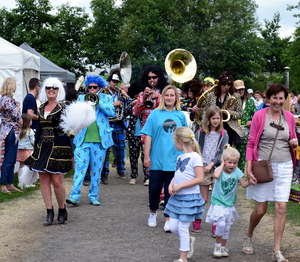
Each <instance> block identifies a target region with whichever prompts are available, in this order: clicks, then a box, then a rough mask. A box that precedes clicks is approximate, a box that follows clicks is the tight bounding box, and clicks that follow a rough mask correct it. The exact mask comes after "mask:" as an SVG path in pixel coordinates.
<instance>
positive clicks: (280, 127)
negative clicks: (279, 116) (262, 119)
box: [270, 122, 284, 130]
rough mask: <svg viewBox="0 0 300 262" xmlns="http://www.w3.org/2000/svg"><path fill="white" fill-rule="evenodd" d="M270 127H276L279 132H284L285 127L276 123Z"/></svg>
mask: <svg viewBox="0 0 300 262" xmlns="http://www.w3.org/2000/svg"><path fill="white" fill-rule="evenodd" d="M270 126H271V127H274V128H277V129H278V130H284V127H283V126H280V125H277V124H275V123H274V122H272V123H270Z"/></svg>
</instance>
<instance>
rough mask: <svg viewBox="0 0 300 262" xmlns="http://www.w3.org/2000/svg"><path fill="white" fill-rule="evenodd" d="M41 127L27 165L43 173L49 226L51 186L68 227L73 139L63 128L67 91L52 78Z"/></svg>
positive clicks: (45, 94) (43, 97) (46, 89)
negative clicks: (67, 181) (67, 176)
mask: <svg viewBox="0 0 300 262" xmlns="http://www.w3.org/2000/svg"><path fill="white" fill-rule="evenodd" d="M39 98H40V100H41V101H42V102H44V103H42V104H41V106H40V107H39V128H38V130H37V133H36V144H35V148H34V152H33V154H32V155H31V156H30V157H29V158H28V159H27V160H26V162H25V164H26V165H28V166H29V167H30V169H31V170H32V171H37V172H38V173H39V178H40V185H41V192H42V196H43V199H44V202H45V205H46V208H47V217H46V221H45V222H44V225H45V226H49V225H52V223H53V217H54V210H53V206H52V197H51V196H52V191H51V184H52V186H53V189H54V193H55V196H56V200H57V203H58V206H59V211H58V218H57V221H56V223H57V224H64V222H65V221H66V220H67V216H68V212H67V210H66V208H65V205H64V203H65V194H66V190H65V186H64V183H63V181H64V175H65V174H66V173H68V172H69V171H70V170H71V169H72V149H71V143H70V139H69V137H68V136H67V135H66V134H65V133H64V132H63V131H62V130H61V128H60V127H59V124H60V120H61V114H62V111H63V109H64V108H65V107H66V103H65V102H64V99H65V90H64V87H63V85H62V83H61V81H60V80H59V79H57V78H48V79H46V80H45V81H44V83H43V85H42V88H41V89H40V95H39Z"/></svg>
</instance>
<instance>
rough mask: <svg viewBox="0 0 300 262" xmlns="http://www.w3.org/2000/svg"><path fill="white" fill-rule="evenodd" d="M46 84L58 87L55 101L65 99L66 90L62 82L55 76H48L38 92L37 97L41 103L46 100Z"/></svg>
mask: <svg viewBox="0 0 300 262" xmlns="http://www.w3.org/2000/svg"><path fill="white" fill-rule="evenodd" d="M46 86H53V87H58V94H57V97H56V102H59V101H63V100H65V99H66V92H65V89H64V86H63V84H62V82H61V81H60V80H59V79H58V78H56V77H49V78H47V79H45V80H44V82H43V84H42V87H41V89H40V92H39V99H40V101H41V102H42V103H44V102H46V101H48V97H47V93H46Z"/></svg>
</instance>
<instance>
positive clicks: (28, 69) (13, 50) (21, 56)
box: [0, 37, 40, 104]
mask: <svg viewBox="0 0 300 262" xmlns="http://www.w3.org/2000/svg"><path fill="white" fill-rule="evenodd" d="M39 71H40V58H39V57H38V56H36V55H34V54H32V53H30V52H27V51H25V50H23V49H22V48H19V47H17V46H15V45H14V44H12V43H10V42H8V41H6V40H5V39H3V38H1V37H0V84H1V85H2V83H3V81H4V79H5V78H7V77H13V78H15V79H16V82H17V88H16V92H15V94H14V98H15V99H16V100H17V101H18V102H20V103H21V104H22V101H23V99H24V97H25V96H26V94H27V92H28V88H27V86H28V82H29V80H30V79H31V78H33V77H36V78H39Z"/></svg>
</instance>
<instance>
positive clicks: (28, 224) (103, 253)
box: [0, 168, 300, 262]
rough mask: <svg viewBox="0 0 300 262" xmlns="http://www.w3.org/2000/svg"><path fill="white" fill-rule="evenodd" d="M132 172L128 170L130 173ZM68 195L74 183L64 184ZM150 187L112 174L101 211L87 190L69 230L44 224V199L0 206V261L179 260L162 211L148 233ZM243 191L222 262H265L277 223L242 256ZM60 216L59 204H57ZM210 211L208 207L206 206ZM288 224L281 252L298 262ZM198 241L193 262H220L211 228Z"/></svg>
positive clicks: (264, 225) (266, 222) (264, 228)
mask: <svg viewBox="0 0 300 262" xmlns="http://www.w3.org/2000/svg"><path fill="white" fill-rule="evenodd" d="M127 170H129V168H127ZM66 188H67V193H69V192H70V188H71V178H67V179H66ZM147 191H148V188H147V187H145V186H143V184H142V181H140V180H139V181H138V184H137V185H134V186H132V185H129V184H128V180H121V179H118V178H116V177H115V169H111V174H110V176H109V184H108V185H107V186H104V185H101V191H100V195H101V198H100V201H101V206H100V207H95V206H92V205H90V204H89V201H88V199H87V187H83V196H82V198H81V204H80V206H79V207H71V206H68V207H67V209H68V212H69V217H68V222H67V223H66V224H65V225H53V226H49V227H45V226H43V225H42V223H43V221H44V219H45V216H46V211H45V208H44V204H43V201H42V198H41V195H40V192H39V191H38V192H36V193H34V194H32V195H30V196H27V197H24V198H21V199H17V200H13V201H10V202H6V203H1V204H0V225H1V236H0V261H5V262H6V261H7V262H21V261H28V262H44V261H45V262H46V261H57V262H81V261H91V262H93V261H95V262H96V261H101V262H106V261H107V262H108V261H114V262H131V261H137V262H156V261H160V262H161V261H166V262H172V261H174V260H175V259H178V257H179V256H178V254H179V252H178V248H179V241H178V240H177V239H176V237H175V236H174V235H172V234H167V233H164V232H163V229H162V228H163V223H164V222H163V214H162V210H160V212H159V213H158V227H157V228H149V227H148V226H147V219H148V214H149V211H148V206H147V203H148V199H147ZM244 196H245V192H244V190H243V189H241V190H240V197H239V204H238V205H237V210H238V212H239V214H240V219H239V220H238V221H237V222H236V223H235V224H234V225H233V227H232V230H231V235H230V238H229V241H228V245H227V247H228V248H229V249H230V252H229V257H228V258H222V261H237V262H250V261H251V262H253V261H256V262H261V261H271V251H272V244H273V220H272V218H271V217H265V218H264V219H263V221H262V222H261V224H260V225H259V226H258V228H257V231H256V233H255V237H254V249H255V254H254V255H252V256H250V255H244V254H243V253H242V252H241V246H242V239H243V235H244V232H245V230H246V227H247V223H248V218H249V214H250V212H251V203H250V202H249V201H247V200H244ZM54 208H55V211H56V214H57V204H56V203H55V202H54ZM206 209H208V206H206ZM296 231H297V232H299V231H300V228H295V227H293V226H291V225H289V224H287V226H286V230H285V233H284V240H283V247H282V251H283V252H284V254H285V256H286V257H287V258H289V260H290V262H299V261H300V258H299V248H298V245H299V244H298V242H299V237H297V236H295V234H294V232H296ZM192 234H193V235H194V236H195V237H196V244H195V254H194V256H193V258H192V259H190V260H189V262H196V261H197V262H199V261H217V259H215V258H214V257H213V255H212V249H213V245H214V239H213V238H212V237H211V234H210V225H209V224H207V223H203V229H202V232H201V233H192Z"/></svg>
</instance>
